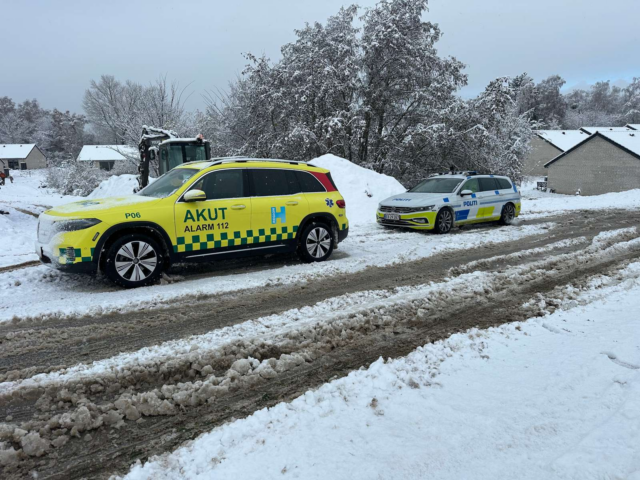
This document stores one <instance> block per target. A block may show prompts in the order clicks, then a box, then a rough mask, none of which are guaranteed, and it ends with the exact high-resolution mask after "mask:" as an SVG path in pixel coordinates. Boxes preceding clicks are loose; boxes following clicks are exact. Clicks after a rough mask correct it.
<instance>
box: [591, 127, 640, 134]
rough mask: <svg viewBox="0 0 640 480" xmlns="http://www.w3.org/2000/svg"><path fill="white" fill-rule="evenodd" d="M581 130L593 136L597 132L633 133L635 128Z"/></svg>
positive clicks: (592, 128)
mask: <svg viewBox="0 0 640 480" xmlns="http://www.w3.org/2000/svg"><path fill="white" fill-rule="evenodd" d="M580 130H582V131H583V132H585V133H588V134H592V133H596V132H631V131H633V128H631V127H629V126H628V125H627V126H626V127H582V128H581V129H580Z"/></svg>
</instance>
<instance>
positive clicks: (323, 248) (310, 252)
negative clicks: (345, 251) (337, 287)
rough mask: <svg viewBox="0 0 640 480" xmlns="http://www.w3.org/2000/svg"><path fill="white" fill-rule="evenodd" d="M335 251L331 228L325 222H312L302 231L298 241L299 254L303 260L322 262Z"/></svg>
mask: <svg viewBox="0 0 640 480" xmlns="http://www.w3.org/2000/svg"><path fill="white" fill-rule="evenodd" d="M331 252H333V238H332V237H331V228H329V227H328V226H327V225H326V224H324V223H317V222H311V223H310V224H309V225H307V226H306V227H305V228H304V230H303V231H302V235H300V237H299V243H298V256H299V257H300V260H302V261H303V262H307V263H311V262H322V261H323V260H326V259H327V258H329V256H330V255H331Z"/></svg>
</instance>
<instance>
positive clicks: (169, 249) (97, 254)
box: [92, 222, 175, 267]
mask: <svg viewBox="0 0 640 480" xmlns="http://www.w3.org/2000/svg"><path fill="white" fill-rule="evenodd" d="M132 228H133V229H135V228H150V229H152V230H155V231H156V232H157V233H158V234H160V236H161V237H162V240H163V241H164V247H165V248H166V251H165V253H166V254H168V256H169V258H170V260H171V261H172V262H173V261H174V259H175V254H174V252H173V243H172V242H171V238H170V237H169V235H168V234H167V232H166V231H165V229H164V228H162V227H161V226H160V225H158V224H157V223H154V222H128V223H119V224H118V225H113V226H112V227H109V228H108V229H107V230H105V232H104V233H103V234H102V235H101V236H100V239H99V240H98V243H97V244H96V246H95V251H94V255H93V261H92V262H93V263H94V264H95V265H96V267H97V266H99V264H100V258H101V256H102V249H103V248H104V246H105V244H106V243H107V241H109V239H110V238H113V236H114V235H115V234H117V233H118V232H121V231H123V230H129V229H132ZM141 233H142V232H141Z"/></svg>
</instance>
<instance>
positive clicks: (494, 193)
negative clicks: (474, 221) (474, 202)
mask: <svg viewBox="0 0 640 480" xmlns="http://www.w3.org/2000/svg"><path fill="white" fill-rule="evenodd" d="M478 180H479V181H480V193H478V197H479V199H480V208H479V209H478V219H486V220H491V219H493V218H495V217H496V216H500V214H501V213H502V205H503V204H504V198H503V196H502V195H500V185H499V184H498V182H496V179H495V178H492V177H485V178H480V179H478Z"/></svg>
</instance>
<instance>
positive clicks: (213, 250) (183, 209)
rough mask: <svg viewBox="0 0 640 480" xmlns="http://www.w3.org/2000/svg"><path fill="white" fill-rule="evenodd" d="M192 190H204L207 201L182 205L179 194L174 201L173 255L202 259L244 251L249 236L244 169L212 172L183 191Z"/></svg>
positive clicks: (248, 207)
mask: <svg viewBox="0 0 640 480" xmlns="http://www.w3.org/2000/svg"><path fill="white" fill-rule="evenodd" d="M194 189H195V190H202V191H204V192H205V194H206V196H207V199H206V200H203V201H195V202H185V201H184V195H183V196H182V197H181V198H180V199H179V200H178V202H176V206H175V223H176V237H177V239H178V240H177V245H176V249H177V252H176V253H182V254H186V256H187V257H196V256H202V257H204V256H209V255H211V256H213V255H217V254H219V253H223V252H225V251H230V250H237V249H241V248H245V247H244V245H247V243H248V238H249V235H251V236H252V235H253V234H252V233H251V199H250V198H249V197H248V182H247V179H246V170H245V169H243V168H229V169H224V170H214V171H213V172H210V173H207V174H205V175H204V176H203V177H202V178H201V179H199V180H198V181H196V182H195V183H194V184H193V185H192V186H191V187H190V188H189V190H187V192H188V191H191V190H194ZM185 194H186V192H185Z"/></svg>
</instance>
